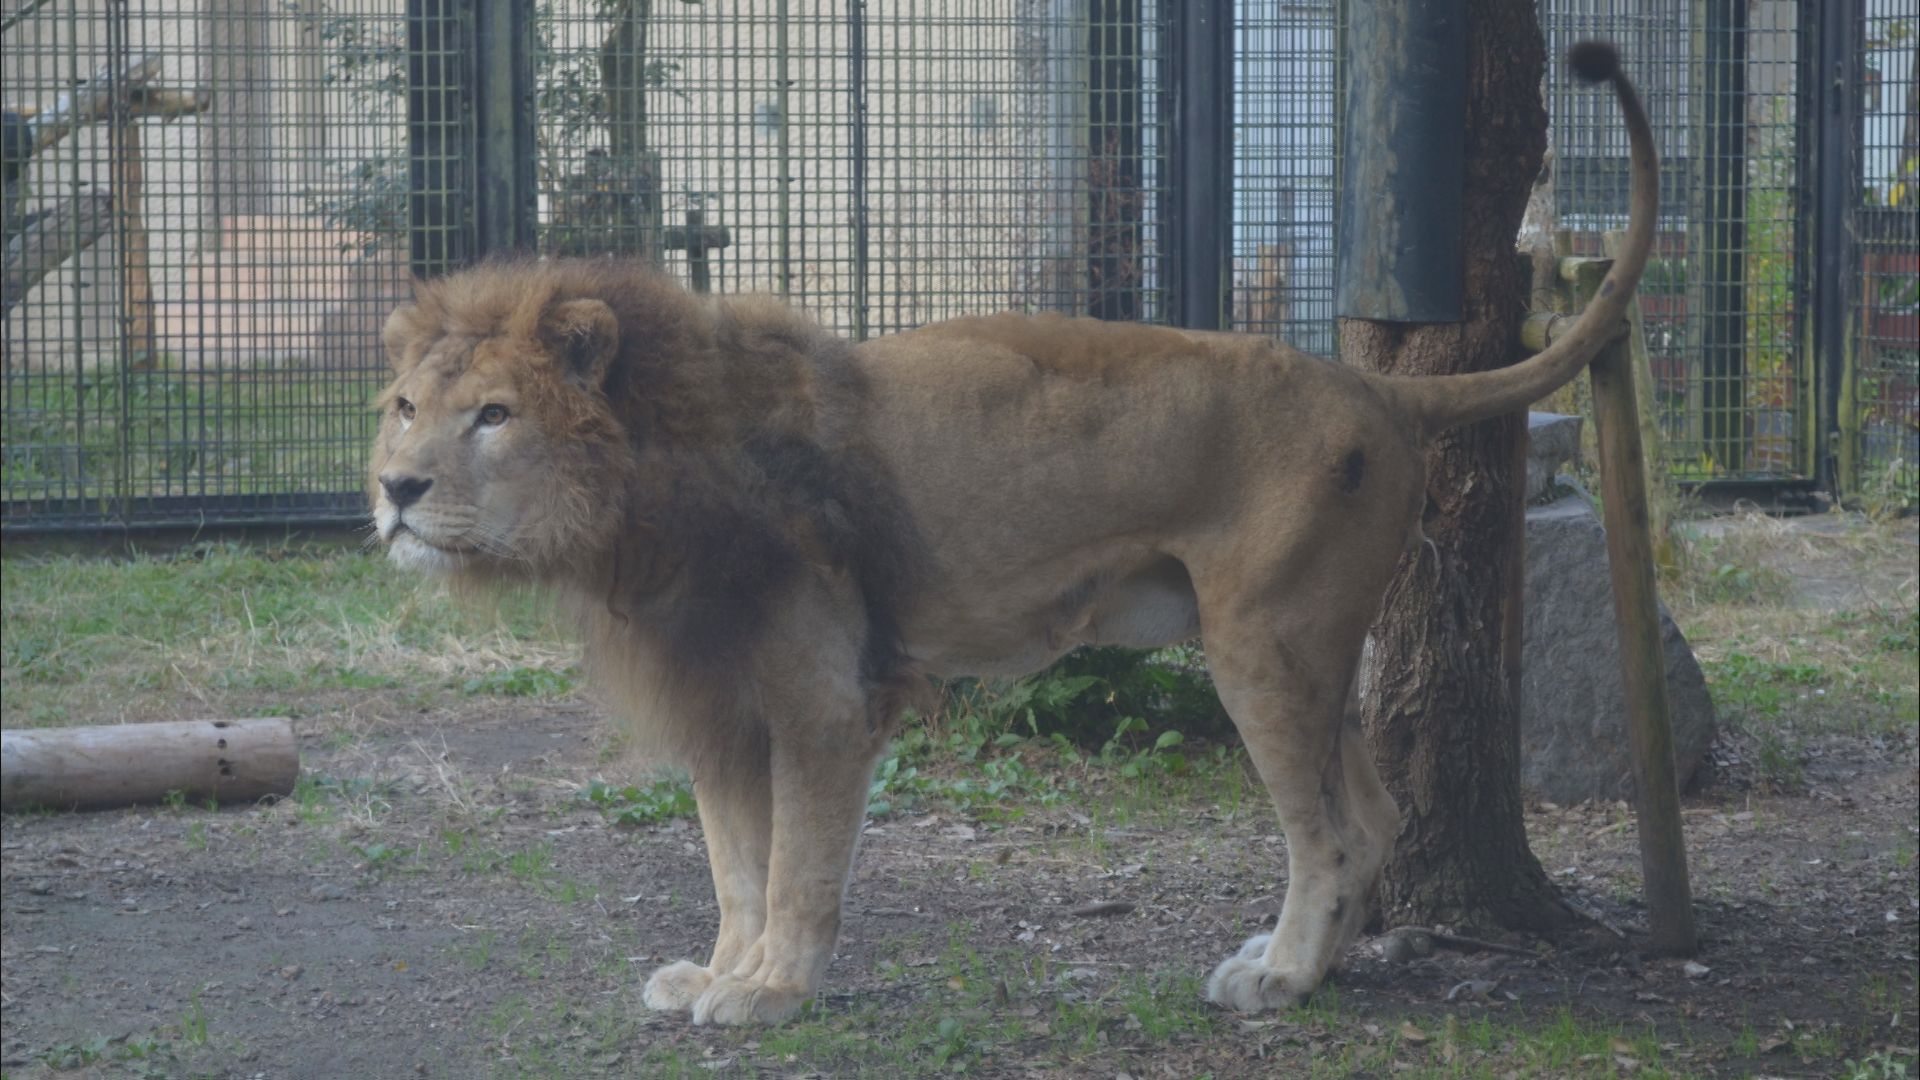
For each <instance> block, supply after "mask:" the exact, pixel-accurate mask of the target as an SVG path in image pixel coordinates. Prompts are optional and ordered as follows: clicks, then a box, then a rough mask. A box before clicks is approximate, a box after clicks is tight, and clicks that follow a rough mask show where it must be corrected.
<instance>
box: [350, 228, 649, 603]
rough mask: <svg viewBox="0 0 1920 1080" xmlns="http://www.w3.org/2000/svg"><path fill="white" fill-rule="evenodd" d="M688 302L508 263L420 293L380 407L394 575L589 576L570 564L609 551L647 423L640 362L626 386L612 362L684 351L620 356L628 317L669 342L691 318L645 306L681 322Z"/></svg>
mask: <svg viewBox="0 0 1920 1080" xmlns="http://www.w3.org/2000/svg"><path fill="white" fill-rule="evenodd" d="M649 284H654V285H655V287H653V288H648V287H647V286H648V285H649ZM609 285H614V286H618V287H617V288H612V289H609V288H608V286H609ZM609 296H610V297H612V298H614V300H613V303H615V304H619V305H621V306H622V307H623V308H626V309H628V310H626V311H624V312H617V311H616V310H615V307H614V306H613V305H612V304H610V303H609V300H608V299H606V298H603V297H609ZM685 303H686V298H685V297H684V296H682V295H680V294H678V293H676V292H674V291H673V290H670V289H666V288H664V287H659V286H658V285H657V283H649V282H647V281H645V280H644V279H629V280H622V281H618V282H608V281H606V280H604V273H601V274H596V272H595V271H594V270H593V268H592V267H590V266H582V265H580V264H557V265H556V264H527V263H522V264H502V265H499V266H493V267H483V268H481V269H478V270H471V271H467V272H465V273H462V274H458V275H455V276H453V277H450V278H445V279H440V280H438V281H434V282H428V283H423V284H421V285H420V286H419V287H418V288H417V289H416V296H415V301H414V303H412V304H408V305H405V306H403V307H401V308H399V309H398V310H396V311H395V312H394V313H393V315H392V317H390V318H389V319H388V321H387V325H386V330H385V333H384V337H385V341H386V347H387V351H388V355H389V359H390V360H391V362H392V365H393V370H394V379H393V382H392V383H391V384H390V385H389V386H388V387H387V389H386V391H385V393H383V394H382V395H381V397H380V399H379V402H378V407H379V408H380V409H381V411H382V414H383V415H382V417H381V421H380V432H379V436H378V438H377V439H376V440H375V443H374V450H373V459H372V463H371V467H370V469H369V476H368V494H369V496H370V498H371V500H372V505H373V517H374V525H375V528H376V529H377V531H378V533H379V537H380V539H381V540H382V541H383V542H384V543H385V544H386V545H387V549H388V552H389V555H390V557H391V558H392V559H393V560H394V562H396V563H398V564H400V565H402V566H405V567H408V568H410V569H416V570H424V571H431V572H436V573H456V572H460V573H469V574H473V575H476V576H480V577H498V576H502V575H507V576H535V577H545V576H551V575H553V574H555V573H556V572H560V571H564V570H570V569H576V568H577V569H587V568H586V567H575V566H573V565H572V564H573V563H574V562H575V561H577V560H579V559H580V558H581V557H582V556H583V555H584V554H587V553H599V552H604V551H606V550H607V549H608V548H609V546H610V544H609V541H610V539H611V534H612V533H613V532H614V531H615V530H616V529H617V528H618V527H619V517H620V514H621V496H622V494H623V492H624V491H625V490H626V487H627V482H628V479H629V477H628V473H629V471H630V470H631V469H632V467H633V457H632V454H631V453H630V452H629V446H630V438H631V433H630V431H629V425H630V424H631V423H632V422H633V419H634V418H633V417H632V416H631V415H627V414H628V413H630V410H623V409H621V408H617V407H616V400H617V398H616V395H617V394H618V393H619V392H620V391H622V390H623V389H626V384H630V383H631V382H632V381H633V378H632V370H631V369H633V368H635V367H637V366H643V365H635V364H631V363H629V364H625V365H620V366H621V367H623V368H626V369H629V370H627V371H625V372H623V373H622V374H621V375H620V376H619V377H616V376H615V375H614V373H613V369H614V368H615V366H616V364H615V361H616V359H617V358H619V357H620V356H621V354H622V352H623V344H624V345H625V350H624V351H625V352H627V353H629V354H631V353H633V352H635V351H636V350H637V351H646V350H648V349H654V348H672V347H674V345H675V344H676V343H675V342H673V341H672V340H671V338H672V334H671V333H668V334H666V338H667V340H664V341H655V342H626V343H623V342H622V340H621V338H622V322H623V320H622V315H623V314H624V315H627V316H630V317H631V316H635V315H636V314H639V315H654V316H656V317H652V318H648V319H647V320H646V323H647V324H648V325H650V326H651V325H657V326H663V327H665V328H667V329H668V330H671V328H672V327H673V326H674V325H676V324H677V323H678V322H681V321H684V320H679V319H675V318H673V317H667V318H664V319H663V318H660V317H657V316H658V315H659V314H661V313H660V312H657V311H656V312H644V311H640V312H636V311H635V310H634V308H635V306H636V305H640V306H645V305H648V304H651V305H652V306H653V307H654V308H655V309H658V308H661V307H662V306H664V307H666V308H667V309H669V310H668V311H667V312H665V313H664V314H666V315H668V316H672V315H673V314H674V311H673V310H671V309H677V308H679V307H682V306H684V305H685ZM616 383H618V384H621V385H615V384H616Z"/></svg>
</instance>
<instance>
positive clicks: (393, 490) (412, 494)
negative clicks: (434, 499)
mask: <svg viewBox="0 0 1920 1080" xmlns="http://www.w3.org/2000/svg"><path fill="white" fill-rule="evenodd" d="M380 486H381V487H383V488H386V489H387V498H388V499H389V500H391V501H392V502H393V505H394V508H395V509H398V510H405V509H406V508H407V507H409V506H412V505H413V504H414V503H417V502H419V501H420V496H422V495H425V494H426V493H427V489H428V488H430V487H432V486H433V481H432V480H430V479H428V478H427V477H424V476H382V477H381V478H380Z"/></svg>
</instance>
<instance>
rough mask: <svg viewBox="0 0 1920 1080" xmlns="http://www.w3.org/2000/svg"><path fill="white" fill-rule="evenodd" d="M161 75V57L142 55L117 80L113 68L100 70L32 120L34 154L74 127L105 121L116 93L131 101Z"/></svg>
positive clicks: (62, 136)
mask: <svg viewBox="0 0 1920 1080" xmlns="http://www.w3.org/2000/svg"><path fill="white" fill-rule="evenodd" d="M159 74H160V58H159V57H157V56H143V57H140V58H138V59H135V60H131V61H129V62H128V63H127V66H126V69H125V70H123V71H122V72H120V74H119V75H118V76H117V77H116V76H115V75H114V73H113V69H112V68H104V67H103V68H101V69H100V70H99V71H96V72H94V75H93V78H91V79H88V80H87V81H86V82H85V83H84V84H82V85H81V86H79V87H78V88H76V89H75V90H73V91H72V92H70V93H65V94H61V95H60V99H59V100H58V101H56V102H55V103H54V105H53V108H51V109H48V110H47V111H46V112H44V113H41V114H40V115H39V116H36V117H34V118H33V120H32V121H31V123H32V124H33V153H36V154H37V153H39V152H40V151H42V150H45V149H46V148H47V147H49V146H52V145H53V144H54V143H57V142H59V141H60V140H61V139H64V138H66V137H67V135H68V134H69V133H71V132H72V131H73V130H74V129H75V128H78V127H80V126H81V125H83V124H91V123H94V122H95V121H98V120H104V119H106V118H107V117H108V116H111V115H112V114H113V98H114V94H115V93H119V94H123V95H126V96H127V98H128V99H129V100H131V99H132V98H133V97H134V96H135V94H136V92H138V91H140V90H141V89H142V88H143V87H145V86H146V84H147V83H148V82H151V81H152V80H153V79H155V78H157V77H158V76H159Z"/></svg>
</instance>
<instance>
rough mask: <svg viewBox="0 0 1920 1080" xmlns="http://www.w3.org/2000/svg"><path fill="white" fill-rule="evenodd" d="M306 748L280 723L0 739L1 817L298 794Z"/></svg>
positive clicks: (187, 724) (12, 734) (117, 728)
mask: <svg viewBox="0 0 1920 1080" xmlns="http://www.w3.org/2000/svg"><path fill="white" fill-rule="evenodd" d="M299 773H300V748H299V744H298V743H297V742H296V741H295V740H294V736H293V724H292V722H291V721H289V720H287V719H285V718H283V717H274V718H269V719H258V720H187V721H182V722H180V723H167V724H119V725H111V726H105V727H79V728H49V729H42V730H26V731H5V732H0V809H5V810H24V809H27V808H29V807H44V808H47V809H51V810H93V809H101V808H105V807H113V806H126V805H129V804H132V803H143V802H158V801H160V800H162V799H164V798H166V797H167V796H168V795H169V794H170V793H172V792H179V793H180V794H181V795H182V796H184V797H185V798H187V799H189V800H192V801H195V802H199V801H203V800H205V799H209V798H213V799H218V800H220V801H221V802H252V801H253V800H255V799H258V798H260V797H262V796H265V795H285V794H287V793H289V792H291V791H292V790H293V782H294V779H295V778H296V777H297V776H298V775H299Z"/></svg>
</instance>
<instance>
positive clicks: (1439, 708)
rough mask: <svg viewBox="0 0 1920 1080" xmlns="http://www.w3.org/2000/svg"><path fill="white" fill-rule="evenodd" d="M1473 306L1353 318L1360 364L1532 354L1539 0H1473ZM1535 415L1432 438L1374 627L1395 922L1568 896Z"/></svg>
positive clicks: (1372, 705) (1467, 235) (1455, 916)
mask: <svg viewBox="0 0 1920 1080" xmlns="http://www.w3.org/2000/svg"><path fill="white" fill-rule="evenodd" d="M1467 22H1468V31H1467V33H1468V65H1469V71H1468V90H1467V148H1466V193H1465V203H1464V206H1463V226H1462V227H1463V230H1464V246H1465V259H1466V266H1465V267H1464V270H1465V274H1466V282H1465V283H1466V289H1465V292H1466V304H1465V311H1464V316H1465V321H1463V322H1461V323H1459V324H1434V325H1421V326H1400V325H1393V324H1387V323H1375V322H1368V321H1363V320H1358V319H1348V320H1344V321H1343V323H1342V325H1341V335H1342V336H1341V345H1342V352H1343V353H1344V356H1345V359H1346V361H1347V362H1348V363H1351V364H1354V365H1355V366H1357V367H1361V368H1366V369H1369V370H1373V371H1382V372H1392V373H1395V374H1404V375H1439V374H1450V373H1455V372H1466V371H1483V370H1487V369H1489V368H1495V367H1502V366H1505V365H1506V364H1508V363H1511V362H1512V361H1513V360H1515V359H1517V341H1518V324H1519V321H1520V318H1521V316H1522V315H1523V314H1524V301H1525V298H1526V295H1527V285H1528V283H1527V281H1526V278H1525V276H1524V274H1523V273H1522V266H1521V264H1520V262H1519V261H1518V260H1517V259H1516V258H1515V256H1514V237H1515V234H1516V232H1517V230H1518V228H1519V225H1520V220H1521V216H1522V213H1523V211H1524V210H1525V208H1526V204H1527V194H1528V190H1529V188H1530V187H1531V186H1532V183H1533V180H1534V177H1535V176H1537V175H1538V174H1539V171H1540V161H1541V156H1542V154H1543V153H1544V151H1545V149H1546V113H1545V109H1544V107H1543V106H1542V104H1541V101H1540V80H1541V76H1542V73H1543V70H1544V67H1545V45H1544V43H1543V41H1542V38H1541V34H1540V24H1539V21H1538V18H1537V17H1536V15H1535V12H1534V8H1533V4H1532V3H1531V0H1469V2H1468V4H1467ZM1525 437H1526V429H1525V423H1524V417H1522V416H1521V415H1519V414H1516V415H1514V416H1510V417H1503V418H1501V419H1497V420H1490V421H1487V422H1485V423H1481V424H1476V425H1474V426H1472V427H1469V428H1463V429H1459V430H1456V431H1453V432H1450V433H1448V434H1446V435H1444V436H1442V437H1441V438H1440V439H1438V440H1437V441H1436V442H1435V443H1434V445H1433V447H1432V448H1431V449H1430V450H1429V451H1428V455H1427V472H1428V481H1427V483H1428V504H1427V511H1426V515H1425V519H1424V521H1423V523H1422V528H1423V529H1424V531H1425V532H1426V535H1427V537H1428V538H1429V539H1430V540H1431V541H1432V545H1431V546H1430V547H1429V546H1425V545H1422V546H1421V547H1420V548H1418V549H1416V551H1415V552H1414V553H1413V554H1410V555H1409V556H1408V557H1407V558H1406V559H1405V560H1404V561H1403V562H1402V564H1401V567H1400V571H1399V573H1398V574H1397V575H1396V577H1395V579H1394V582H1393V585H1392V587H1391V588H1390V589H1389V590H1388V593H1387V598H1386V602H1385V604H1384V605H1383V607H1382V610H1381V615H1380V619H1379V621H1378V622H1377V623H1376V624H1375V626H1374V628H1373V649H1372V653H1371V656H1370V658H1369V659H1368V660H1367V663H1366V672H1365V674H1364V676H1363V681H1364V683H1365V684H1366V685H1367V686H1368V687H1369V688H1370V690H1371V692H1370V693H1369V694H1368V695H1367V698H1366V700H1365V702H1364V704H1363V716H1364V719H1365V723H1366V728H1367V732H1368V735H1369V737H1370V738H1371V739H1372V742H1373V747H1374V752H1375V756H1376V757H1377V758H1378V759H1379V761H1380V763H1381V766H1382V773H1383V775H1384V777H1385V779H1386V781H1387V785H1388V787H1389V788H1390V789H1391V790H1392V791H1393V794H1394V797H1395V798H1396V799H1397V800H1398V801H1399V803H1400V805H1401V807H1402V809H1403V810H1404V811H1405V813H1406V815H1407V825H1406V828H1405V829H1404V830H1403V831H1402V833H1401V835H1400V839H1399V842H1398V846H1397V847H1396V850H1395V852H1394V856H1393V860H1392V862H1390V863H1389V864H1388V867H1387V871H1386V876H1385V879H1384V882H1383V884H1382V886H1381V902H1382V905H1383V907H1384V909H1385V911H1386V913H1387V914H1388V916H1389V918H1390V919H1392V920H1395V921H1403V922H1410V923H1419V924H1424V925H1433V924H1435V923H1448V924H1456V925H1457V924H1481V925H1486V924H1493V925H1500V926H1508V927H1515V928H1544V927H1546V926H1550V925H1555V924H1558V923H1560V922H1563V921H1565V919H1566V911H1565V909H1564V908H1563V907H1562V906H1561V905H1560V904H1559V902H1558V899H1557V894H1556V893H1555V890H1554V888H1553V885H1552V883H1551V882H1549V881H1548V880H1547V877H1546V873H1545V871H1543V870H1542V869H1541V867H1540V863H1539V861H1538V860H1537V859H1535V858H1534V856H1533V853H1532V851H1531V850H1529V848H1528V847H1527V837H1526V827H1525V822H1524V820H1523V818H1522V813H1521V809H1522V808H1521V796H1520V736H1519V731H1520V729H1519V716H1520V713H1519V700H1518V697H1519V695H1518V686H1519V680H1518V678H1517V677H1516V676H1517V663H1518V652H1519V650H1518V644H1519V641H1518V635H1519V633H1520V618H1519V612H1518V611H1517V610H1515V607H1516V606H1517V604H1518V603H1519V595H1518V591H1517V590H1516V589H1515V588H1514V587H1513V586H1514V583H1515V581H1516V580H1517V578H1516V571H1517V568H1518V566H1519V562H1520V558H1521V550H1520V546H1521V539H1522V533H1521V527H1522V524H1523V520H1522V505H1521V487H1522V481H1523V479H1524V470H1523V468H1519V467H1517V465H1518V463H1519V461H1520V458H1521V454H1520V450H1519V448H1520V444H1521V440H1523V439H1524V438H1525Z"/></svg>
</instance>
